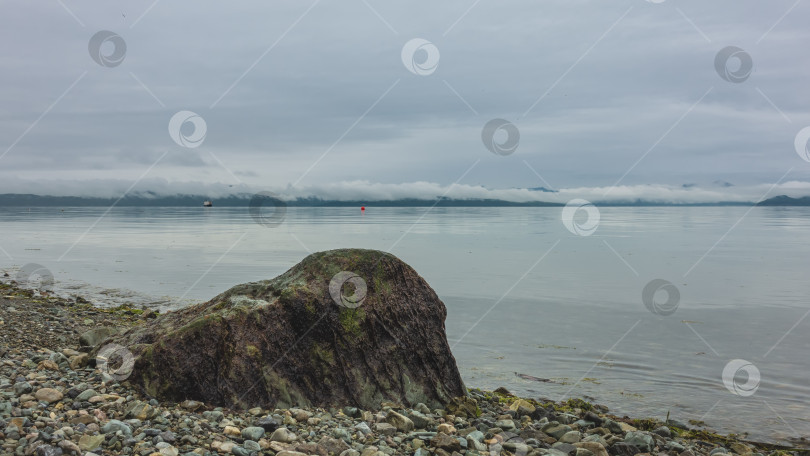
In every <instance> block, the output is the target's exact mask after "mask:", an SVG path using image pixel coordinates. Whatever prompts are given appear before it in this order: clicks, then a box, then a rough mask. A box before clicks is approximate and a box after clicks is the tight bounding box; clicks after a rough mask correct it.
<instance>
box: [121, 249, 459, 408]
mask: <svg viewBox="0 0 810 456" xmlns="http://www.w3.org/2000/svg"><path fill="white" fill-rule="evenodd" d="M446 315H447V310H446V308H445V306H444V304H443V303H442V301H441V300H440V299H439V297H438V296H437V295H436V293H435V292H434V291H433V289H432V288H431V287H430V286H429V285H428V284H427V283H426V282H425V280H424V279H423V278H422V277H420V276H419V274H417V273H416V271H414V270H413V269H412V268H411V267H410V266H408V265H407V264H405V263H403V262H402V261H401V260H399V259H398V258H396V257H394V256H393V255H391V254H388V253H384V252H380V251H375V250H361V249H341V250H331V251H327V252H320V253H315V254H313V255H310V256H308V257H307V258H305V259H304V260H303V261H302V262H301V263H299V264H297V265H295V266H294V267H293V268H292V269H290V270H289V271H287V272H285V273H284V274H282V275H280V276H278V277H276V278H274V279H271V280H263V281H260V282H252V283H246V284H242V285H237V286H235V287H233V288H231V289H230V290H228V291H226V292H224V293H222V294H220V295H219V296H217V297H215V298H214V299H212V300H210V301H208V302H205V303H202V304H198V305H194V306H191V307H187V308H184V309H182V310H179V311H176V312H170V313H167V314H165V315H162V316H160V317H159V318H157V319H155V320H153V321H150V322H149V323H147V324H146V325H145V326H140V327H135V328H132V329H130V330H128V331H127V332H125V333H122V334H120V335H118V336H115V337H113V342H115V343H117V344H120V345H121V346H123V347H126V348H127V349H128V350H129V351H130V352H131V353H132V356H133V357H134V370H133V371H132V373H131V375H129V376H128V380H129V381H130V382H133V383H135V384H137V385H140V386H141V387H142V388H143V390H144V391H145V392H146V393H147V394H148V395H151V396H154V397H158V398H161V399H167V400H173V401H178V402H179V401H182V400H184V399H194V400H199V401H203V402H205V403H208V404H215V405H221V406H228V407H234V408H250V407H255V406H264V407H290V406H295V405H298V406H320V407H328V406H345V405H354V406H359V407H363V408H376V407H379V406H380V404H381V402H383V401H392V402H397V403H400V404H404V405H415V404H417V403H419V402H423V403H426V404H428V405H432V406H434V407H440V406H442V405H443V404H446V403H447V402H448V401H449V400H450V399H451V398H453V397H457V396H462V395H464V394H466V393H465V388H464V384H463V383H462V381H461V376H460V375H459V372H458V368H457V367H456V361H455V358H453V355H452V354H451V353H450V347H449V345H448V343H447V338H446V335H445V327H444V320H445V317H446Z"/></svg>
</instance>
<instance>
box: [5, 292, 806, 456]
mask: <svg viewBox="0 0 810 456" xmlns="http://www.w3.org/2000/svg"><path fill="white" fill-rule="evenodd" d="M154 317H155V313H154V312H153V311H151V310H146V309H136V308H129V307H126V306H122V307H118V308H113V309H102V308H97V307H94V306H92V305H91V304H90V303H88V302H86V301H85V300H83V299H81V298H78V297H74V298H72V299H66V298H59V297H50V296H47V294H44V293H42V294H41V293H39V292H38V291H32V290H24V289H20V288H17V287H15V286H14V285H13V284H0V454H4V455H83V456H93V455H117V454H125V455H140V456H147V455H164V456H172V455H223V454H234V455H243V456H248V455H278V456H302V455H319V456H330V455H340V456H384V455H416V456H428V455H439V456H445V455H469V456H476V455H521V456H523V455H530V456H540V455H551V456H608V455H619V456H634V455H655V456H661V455H673V456H675V455H677V456H704V455H706V456H717V455H722V454H729V455H731V454H735V455H740V456H758V455H763V456H764V455H787V454H796V455H799V454H810V452H808V451H807V450H805V449H803V448H806V446H805V445H804V444H805V443H806V442H804V441H797V442H795V447H793V448H789V447H782V446H775V445H771V444H766V443H757V442H750V441H746V439H745V436H744V435H739V436H737V435H730V436H727V435H718V434H716V433H714V432H712V431H711V429H708V428H706V427H705V426H703V425H702V423H683V422H680V421H678V420H677V417H672V418H670V417H667V418H666V419H663V420H661V419H652V418H645V417H628V416H615V415H613V414H611V413H610V410H608V409H607V408H606V407H604V406H600V405H598V404H592V403H589V402H586V401H584V400H581V399H576V398H573V399H569V400H567V401H565V402H552V401H550V400H547V399H544V398H538V397H535V398H519V397H516V396H514V395H512V394H511V393H510V392H509V391H507V390H505V389H502V388H501V389H498V390H495V391H482V390H478V389H470V390H469V394H468V396H467V397H466V398H456V399H454V400H453V401H452V402H451V403H450V404H448V405H447V406H446V407H445V408H444V409H432V410H431V409H430V408H429V407H427V406H425V405H424V404H417V405H415V406H414V407H412V408H411V407H404V406H402V405H401V404H394V403H383V404H382V407H381V408H380V409H379V410H362V409H358V408H356V407H352V406H350V405H348V404H347V406H345V407H342V408H335V409H328V410H327V409H320V408H290V409H266V408H262V407H255V408H251V409H249V410H229V409H224V408H221V407H214V406H210V405H208V404H204V403H201V402H198V401H194V400H186V401H183V402H180V403H168V402H161V401H158V400H156V399H154V398H151V397H148V396H147V395H145V394H144V392H142V391H138V390H137V389H136V388H135V387H133V386H132V385H131V384H129V382H127V380H126V378H121V377H118V376H115V375H110V373H109V372H108V371H106V370H105V369H103V368H102V367H103V366H101V367H100V366H99V365H97V363H96V359H93V358H91V357H90V355H89V354H88V352H89V351H90V350H89V347H88V346H87V343H88V341H87V340H86V338H87V336H84V339H85V340H84V343H83V344H82V343H80V338H82V335H83V334H87V333H88V331H91V330H98V329H99V328H107V327H114V328H125V327H129V326H135V325H141V324H144V322H146V321H148V320H149V319H150V318H154ZM89 342H90V343H91V342H92V341H89ZM83 345H84V346H83ZM468 386H469V385H468Z"/></svg>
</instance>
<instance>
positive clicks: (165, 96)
mask: <svg viewBox="0 0 810 456" xmlns="http://www.w3.org/2000/svg"><path fill="white" fill-rule="evenodd" d="M808 18H810V2H801V1H796V0H769V1H767V2H765V1H762V0H757V1H752V0H745V1H741V0H712V1H710V2H707V1H697V0H695V1H675V0H666V1H661V0H656V1H645V0H617V1H610V2H605V1H601V2H596V1H591V2H587V1H577V0H554V1H548V0H544V1H539V0H534V1H528V0H525V1H524V0H521V1H511V2H495V1H492V0H480V1H476V0H463V1H461V0H459V1H442V2H412V1H409V2H390V1H385V2H384V1H380V0H345V1H340V2H338V1H334V0H322V1H314V2H313V1H308V0H307V1H286V2H278V1H270V2H268V1H261V2H259V1H256V2H237V3H234V2H229V3H224V2H214V3H213V4H200V2H191V1H178V0H173V1H161V0H157V1H155V2H154V3H150V2H133V1H123V0H110V1H105V2H75V1H72V0H61V1H59V0H56V1H53V2H51V1H46V2H4V3H3V6H2V14H0V42H2V43H4V44H3V46H2V47H0V64H1V65H2V71H0V83H1V84H2V87H3V90H2V91H0V119H2V120H1V121H0V192H3V193H7V192H30V193H41V194H100V195H105V196H115V195H116V194H118V195H120V194H121V193H123V192H124V191H126V190H127V189H129V188H130V187H131V186H133V185H134V187H132V188H133V191H138V190H145V189H153V190H156V191H159V192H165V193H173V192H177V191H182V192H196V191H200V192H204V191H208V190H211V189H218V190H217V191H218V192H223V191H227V189H240V190H247V191H251V190H255V191H260V190H275V191H284V192H287V193H288V194H290V195H300V194H307V193H308V192H309V193H319V192H320V194H322V195H323V196H337V197H340V196H342V195H355V194H356V193H357V192H359V191H360V192H362V191H365V192H367V193H364V194H363V196H364V197H365V196H366V195H369V193H368V192H369V191H372V195H373V191H378V192H380V193H381V194H386V195H389V194H396V195H398V196H407V195H409V194H413V195H425V194H428V195H430V194H437V193H439V194H441V193H444V192H445V191H447V189H448V188H449V187H448V186H450V185H451V184H454V183H458V184H459V185H460V186H458V187H456V188H457V189H461V190H464V189H467V190H469V192H470V194H474V193H475V192H480V191H481V188H482V187H485V188H488V189H509V188H514V187H540V186H543V187H552V188H555V189H580V190H581V191H580V192H579V193H578V194H579V195H583V194H587V195H596V196H598V195H602V196H604V197H606V198H609V197H624V196H627V197H629V196H633V195H634V194H638V195H639V196H645V195H647V194H655V195H657V196H656V197H660V198H664V199H666V198H667V194H666V192H676V193H678V192H680V193H684V192H687V193H688V192H689V191H692V192H697V191H698V190H697V189H700V191H702V192H703V193H702V195H703V196H702V197H701V198H709V199H712V198H715V197H714V196H711V197H710V196H707V195H719V196H717V199H718V200H721V199H726V198H727V197H723V196H722V194H731V193H734V192H738V193H739V194H745V195H747V196H746V198H749V197H750V198H752V199H757V198H758V196H757V195H758V194H759V192H760V191H761V192H762V194H765V193H766V192H768V191H769V190H770V189H771V187H770V186H771V184H778V185H777V187H775V188H774V189H773V191H774V192H779V193H786V192H785V191H780V190H782V189H784V188H790V189H793V190H796V189H800V190H796V191H798V192H799V193H801V192H804V193H805V194H808V193H810V190H806V189H807V188H808V186H807V185H805V184H802V182H808V181H810V162H808V161H805V160H803V159H802V158H801V157H800V155H799V153H797V150H796V144H795V142H796V141H795V140H796V137H797V134H799V132H800V131H801V130H802V129H803V128H805V127H807V126H810V48H808V47H807V43H808V42H810V28H808V27H807V19H808ZM99 32H101V33H99ZM412 40H417V41H412ZM124 46H125V49H124ZM729 46H735V47H736V49H730V50H726V51H724V52H725V53H723V50H724V49H727V48H728V47H729ZM91 54H92V55H91ZM718 54H719V57H718ZM121 57H122V58H123V59H121ZM726 57H727V58H726ZM748 59H750V61H749V60H748ZM718 61H719V62H720V65H719V66H718V64H717V62H718ZM749 62H750V64H751V68H750V72H749V71H748V69H749V68H748V67H747V64H748V63H749ZM724 63H725V65H723V64H724ZM181 111H189V112H191V113H194V114H196V115H197V116H198V117H193V116H192V114H190V113H187V114H183V113H181V114H179V115H178V116H177V117H176V124H172V125H171V127H170V119H172V118H173V116H175V114H176V113H178V112H181ZM493 119H504V121H505V122H509V124H506V125H505V126H504V122H501V123H500V124H497V123H496V124H494V125H495V126H498V125H500V126H501V127H502V128H500V129H498V128H495V127H493V126H492V124H491V126H490V128H488V129H487V128H485V125H487V124H488V122H490V121H492V120H493ZM184 120H191V121H196V122H197V124H196V130H195V127H194V125H193V124H192V122H185V123H184V122H183V121H184ZM201 120H202V121H204V125H203V123H202V122H201ZM178 125H179V127H178ZM512 125H513V126H514V127H513V126H512ZM172 128H173V130H172V131H173V133H174V134H173V135H172V133H170V130H171V129H172ZM202 133H205V136H204V137H202V136H201V135H202ZM516 133H518V134H519V138H518V136H517V135H516ZM482 136H483V138H482ZM808 136H810V135H808ZM492 137H494V140H493V141H489V149H494V150H495V151H496V152H497V151H501V154H497V153H493V152H492V151H491V150H489V149H488V147H487V145H486V144H485V141H484V140H483V139H486V138H490V139H491V138H492ZM499 145H500V146H499ZM514 145H516V148H515V149H514V150H512V149H511V148H510V147H511V146H514ZM499 147H500V149H499ZM504 149H507V150H504ZM799 152H805V150H804V149H802V148H800V150H799ZM77 181H78V182H77ZM726 182H728V183H732V184H734V187H727V186H724V185H725V184H724V183H726ZM683 184H696V186H695V187H692V190H689V189H682V188H681V186H682V185H683ZM614 185H619V186H620V188H614V187H613V186H614ZM231 186H233V187H231ZM368 188H371V189H372V190H367V189H368ZM363 189H366V190H363ZM743 189H744V190H743ZM392 192H393V193H392ZM397 192H399V193H397ZM409 192H410V193H409ZM424 192H427V193H424ZM661 192H663V193H661ZM794 193H795V192H794ZM693 194H696V193H693ZM769 196H773V195H769ZM516 198H520V197H516ZM596 199H598V198H596Z"/></svg>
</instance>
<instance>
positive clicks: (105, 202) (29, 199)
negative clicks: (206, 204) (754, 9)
mask: <svg viewBox="0 0 810 456" xmlns="http://www.w3.org/2000/svg"><path fill="white" fill-rule="evenodd" d="M535 191H539V192H545V193H548V194H553V193H556V191H554V190H548V189H542V187H541V188H538V189H536V190H535ZM252 197H253V195H252V194H248V193H244V194H236V195H228V196H224V197H220V198H212V197H211V196H209V195H196V194H194V195H173V196H158V195H156V194H154V193H145V194H137V195H127V196H124V197H123V198H120V199H119V198H93V197H81V196H48V195H33V194H19V193H6V194H0V207H109V206H113V205H115V206H122V207H132V206H135V207H150V206H151V207H196V206H199V207H202V205H203V201H206V200H211V201H213V205H214V207H245V206H248V205H249V203H250V199H251V198H252ZM285 204H286V205H287V206H290V207H296V206H298V207H355V206H376V207H431V206H439V207H560V206H564V205H565V203H563V202H549V201H525V202H515V201H506V200H499V199H453V198H446V197H444V198H440V199H439V200H438V201H437V199H417V198H403V199H395V200H326V199H321V198H314V197H309V198H297V199H294V200H289V201H285ZM593 204H595V205H600V206H614V207H634V206H640V207H652V206H751V205H754V203H751V202H746V201H739V202H734V201H732V202H714V203H666V202H656V201H647V200H643V199H636V200H632V201H608V202H599V201H593ZM756 205H758V206H810V196H806V197H802V198H791V197H788V196H785V195H781V196H777V197H774V198H771V199H768V200H765V201H762V202H760V203H757V204H756Z"/></svg>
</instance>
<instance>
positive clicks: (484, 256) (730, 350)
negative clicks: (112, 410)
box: [0, 207, 810, 442]
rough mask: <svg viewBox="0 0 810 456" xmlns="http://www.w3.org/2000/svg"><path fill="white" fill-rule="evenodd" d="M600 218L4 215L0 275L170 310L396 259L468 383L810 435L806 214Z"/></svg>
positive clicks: (446, 212)
mask: <svg viewBox="0 0 810 456" xmlns="http://www.w3.org/2000/svg"><path fill="white" fill-rule="evenodd" d="M599 210H600V216H601V217H600V223H599V226H598V228H597V230H596V231H595V232H594V233H593V235H591V236H576V235H574V234H572V233H571V232H569V231H568V230H567V229H566V228H565V227H564V226H563V224H562V222H561V208H434V209H432V210H431V209H429V208H374V207H369V208H368V209H367V210H366V212H365V214H361V212H360V210H359V208H288V210H287V213H286V218H285V220H284V223H283V224H281V225H280V226H278V227H276V228H267V227H265V226H262V225H260V224H257V223H255V221H254V220H253V219H252V218H251V216H250V214H249V212H248V210H247V208H218V207H215V208H208V209H203V208H114V209H112V210H110V211H109V212H107V208H65V209H64V210H61V209H58V208H32V209H30V210H28V209H27V208H26V209H8V208H2V209H0V249H2V250H0V269H3V270H6V271H8V272H9V274H10V275H11V278H13V277H14V276H15V274H16V270H17V269H18V268H20V267H22V266H23V265H25V264H28V263H37V264H40V265H42V266H44V267H45V268H47V269H48V270H49V271H50V272H51V273H52V274H53V275H54V278H55V280H56V283H55V289H56V291H57V292H58V293H61V294H69V295H80V296H83V297H85V298H87V299H89V300H91V301H92V302H94V303H96V304H98V305H118V304H122V303H126V304H134V305H150V306H153V307H160V308H163V309H167V308H173V307H177V306H183V305H188V304H189V303H193V302H199V301H203V300H207V299H210V298H211V297H213V296H214V295H216V294H218V293H220V292H222V291H224V290H226V289H227V288H229V287H230V286H232V285H235V284H237V283H243V282H248V281H254V280H261V279H266V278H271V277H274V276H276V275H278V274H281V273H282V272H284V271H285V270H287V269H288V268H289V267H291V266H293V265H294V264H296V263H297V262H299V261H300V260H301V259H302V258H303V257H304V256H306V255H307V254H308V253H309V252H314V251H320V250H327V249H332V248H339V247H363V248H373V249H380V250H386V251H391V253H393V254H395V255H397V256H398V257H400V258H401V259H402V260H404V261H405V262H407V263H409V264H410V265H411V266H413V267H414V268H415V269H416V270H417V271H418V272H419V273H420V274H421V275H422V276H423V277H425V279H426V280H427V281H428V283H430V285H431V286H432V287H433V288H434V289H435V290H436V292H437V293H438V294H439V296H440V297H441V298H442V300H443V301H444V302H445V304H446V305H447V309H448V317H447V322H446V326H447V335H448V340H449V342H450V345H451V347H452V349H453V353H454V354H455V357H456V360H457V362H458V365H459V369H460V371H461V373H462V376H463V377H464V379H465V382H466V383H467V386H470V387H481V388H489V389H492V388H496V387H498V386H504V387H506V388H508V389H510V390H511V391H513V392H515V393H518V394H520V395H526V396H534V397H537V396H541V397H547V398H550V399H554V400H559V399H564V398H567V397H583V396H585V397H590V398H593V399H594V400H595V401H597V402H599V403H602V404H605V405H607V406H609V407H611V409H612V410H613V411H614V412H616V413H623V412H624V413H627V414H632V415H646V416H653V417H658V418H662V419H663V418H664V417H665V416H666V415H667V413H668V412H669V413H670V416H671V418H675V419H678V420H680V421H684V422H686V421H688V420H698V421H704V422H705V423H706V424H707V425H708V426H710V427H712V428H713V429H716V430H718V431H721V432H733V433H744V432H747V433H749V438H751V439H754V440H763V441H781V442H787V441H789V440H791V439H797V438H799V437H801V436H808V435H810V409H809V407H808V405H809V404H808V403H807V400H806V398H807V397H810V385H808V383H807V380H806V378H807V375H808V373H810V359H809V358H808V356H807V353H808V348H810V331H809V330H808V325H810V319H805V318H804V316H805V315H806V314H807V313H808V311H810V304H808V302H807V299H806V297H807V296H810V281H808V280H807V279H806V275H807V274H806V268H807V264H808V263H807V259H808V258H810V243H808V242H807V239H808V238H810V208H766V207H758V208H750V207H685V208H682V207H661V208H610V207H607V208H605V207H603V208H599ZM653 279H664V280H667V281H669V282H671V283H672V285H673V286H674V287H675V288H676V289H677V290H678V293H679V295H680V299H679V300H678V302H677V308H676V309H674V312H673V313H671V314H669V315H664V314H662V313H661V312H659V313H657V314H656V313H653V312H650V311H649V310H648V309H647V307H645V305H644V303H643V301H642V290H643V289H644V287H645V285H647V284H648V283H649V282H650V281H651V280H653ZM663 300H666V296H664V297H663V298H661V296H660V295H656V302H660V301H663ZM664 313H666V312H664ZM736 359H742V360H745V361H747V362H748V363H750V366H753V368H754V369H756V371H757V372H758V373H759V377H760V379H759V380H758V381H755V380H756V378H755V375H754V374H753V372H754V371H753V370H751V367H746V368H743V369H739V370H738V373H737V375H736V376H733V378H732V379H731V381H728V380H727V381H726V382H724V380H723V377H722V374H723V370H724V368H725V367H726V366H727V364H728V363H729V362H731V361H732V360H736ZM516 373H517V374H521V375H520V376H518V375H516ZM732 374H733V372H732ZM752 375H754V377H750V376H752ZM753 386H755V387H756V389H755V390H752V387H753Z"/></svg>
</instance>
